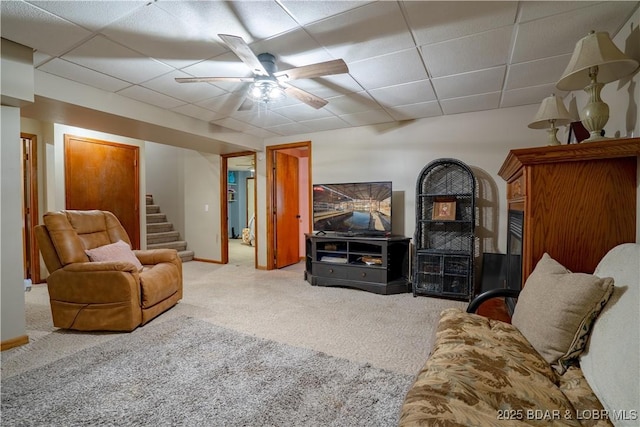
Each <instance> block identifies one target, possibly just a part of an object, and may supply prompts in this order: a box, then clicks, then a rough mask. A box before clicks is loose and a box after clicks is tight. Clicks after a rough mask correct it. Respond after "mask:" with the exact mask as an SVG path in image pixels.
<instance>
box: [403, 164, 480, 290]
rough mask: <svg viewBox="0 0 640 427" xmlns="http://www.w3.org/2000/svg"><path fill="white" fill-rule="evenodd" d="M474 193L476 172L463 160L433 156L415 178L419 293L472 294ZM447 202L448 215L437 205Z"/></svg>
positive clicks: (415, 274)
mask: <svg viewBox="0 0 640 427" xmlns="http://www.w3.org/2000/svg"><path fill="white" fill-rule="evenodd" d="M475 195H476V181H475V176H474V175H473V172H472V171H471V169H470V168H469V166H467V165H466V164H464V163H463V162H461V161H459V160H456V159H438V160H434V161H433V162H431V163H429V164H428V165H427V166H425V167H424V168H423V169H422V171H421V172H420V175H419V176H418V182H417V184H416V231H415V235H414V244H415V251H414V259H413V283H412V286H413V295H414V296H418V295H426V296H432V297H439V298H449V299H456V300H467V301H468V300H470V299H471V297H472V296H473V294H474V286H473V284H474V280H473V259H474V252H473V251H474V228H475ZM444 204H447V207H448V209H449V211H448V212H446V215H445V216H446V217H442V216H440V215H439V212H438V211H437V209H438V207H442V206H443V205H444ZM434 209H436V214H435V215H434Z"/></svg>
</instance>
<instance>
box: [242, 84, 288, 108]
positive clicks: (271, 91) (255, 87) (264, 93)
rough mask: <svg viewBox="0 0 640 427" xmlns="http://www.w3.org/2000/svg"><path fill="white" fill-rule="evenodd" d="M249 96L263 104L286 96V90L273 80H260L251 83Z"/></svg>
mask: <svg viewBox="0 0 640 427" xmlns="http://www.w3.org/2000/svg"><path fill="white" fill-rule="evenodd" d="M248 95H249V97H250V98H251V99H252V100H254V101H256V102H261V103H263V104H268V103H270V102H276V101H279V100H280V99H283V98H284V96H285V95H284V91H283V90H282V88H281V87H280V86H279V85H278V83H277V82H275V81H273V80H258V81H256V82H254V83H252V84H251V87H250V88H249V92H248Z"/></svg>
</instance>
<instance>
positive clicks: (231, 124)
mask: <svg viewBox="0 0 640 427" xmlns="http://www.w3.org/2000/svg"><path fill="white" fill-rule="evenodd" d="M211 123H214V124H216V125H219V126H223V127H225V128H227V129H232V130H236V131H239V132H243V131H245V130H247V129H250V128H253V126H251V125H250V124H249V123H246V122H243V121H240V120H236V119H234V118H231V117H227V118H224V119H219V120H212V121H211Z"/></svg>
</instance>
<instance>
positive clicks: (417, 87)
mask: <svg viewBox="0 0 640 427" xmlns="http://www.w3.org/2000/svg"><path fill="white" fill-rule="evenodd" d="M368 92H369V95H371V96H372V97H373V99H375V100H376V101H378V103H380V105H382V106H383V107H394V106H397V105H407V104H417V103H419V102H426V101H433V100H435V99H436V95H435V93H434V92H433V88H432V87H431V82H430V81H429V80H420V81H417V82H411V83H405V84H401V85H395V86H388V87H383V88H379V89H373V90H370V91H368Z"/></svg>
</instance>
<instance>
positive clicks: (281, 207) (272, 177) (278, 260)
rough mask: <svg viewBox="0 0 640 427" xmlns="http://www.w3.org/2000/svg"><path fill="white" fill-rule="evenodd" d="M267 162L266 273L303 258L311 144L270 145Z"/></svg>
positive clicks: (308, 212)
mask: <svg viewBox="0 0 640 427" xmlns="http://www.w3.org/2000/svg"><path fill="white" fill-rule="evenodd" d="M266 160H267V213H268V214H267V270H272V269H276V268H283V267H286V266H289V265H292V264H296V263H298V262H299V261H300V260H301V259H304V256H305V254H304V248H305V245H304V234H305V233H309V232H311V221H310V218H311V196H310V190H311V184H312V183H311V141H306V142H298V143H292V144H283V145H272V146H268V147H267V148H266Z"/></svg>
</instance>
